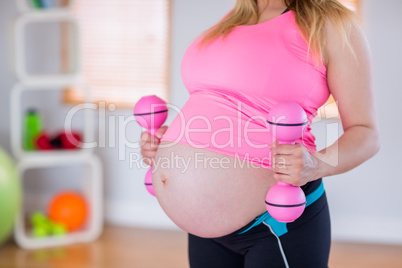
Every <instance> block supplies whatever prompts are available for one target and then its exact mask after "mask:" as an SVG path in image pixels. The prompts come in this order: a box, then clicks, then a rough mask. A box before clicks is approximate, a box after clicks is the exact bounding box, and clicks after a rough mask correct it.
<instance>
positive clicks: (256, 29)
mask: <svg viewBox="0 0 402 268" xmlns="http://www.w3.org/2000/svg"><path fill="white" fill-rule="evenodd" d="M211 8H213V7H211ZM181 74H182V79H183V82H184V85H185V86H186V88H187V90H188V91H189V93H190V98H189V99H188V100H187V102H186V103H185V105H184V106H183V108H182V109H181V111H180V112H179V113H178V115H177V116H176V117H175V119H174V120H173V122H172V124H171V125H170V126H169V127H166V126H164V127H162V128H160V129H159V131H158V132H157V134H156V137H155V136H150V135H149V134H147V133H146V132H143V133H142V142H141V145H142V150H141V153H142V156H143V160H144V162H146V163H147V164H151V163H153V185H154V190H155V194H156V197H157V199H158V201H159V203H160V205H161V206H162V208H163V210H164V211H165V212H166V214H167V215H168V216H169V218H170V219H171V220H172V221H173V222H174V223H175V224H177V225H178V226H179V227H180V228H181V229H183V230H184V231H186V232H188V243H189V248H188V250H189V251H188V253H189V261H190V266H191V267H192V268H198V267H202V268H213V267H219V268H222V267H229V268H236V267H247V268H259V267H303V268H314V267H320V268H321V267H327V266H328V257H329V251H330V243H331V240H330V234H331V233H330V218H329V211H328V204H327V199H326V195H325V191H324V188H323V185H322V178H323V177H330V176H332V175H335V174H340V173H344V172H347V171H349V170H351V169H353V168H355V167H357V166H358V165H360V164H362V163H363V162H364V161H366V160H368V159H369V158H371V157H372V156H374V155H375V154H376V153H377V151H378V150H379V138H378V125H377V119H376V113H375V107H374V101H373V83H372V64H371V56H370V50H369V46H368V44H367V41H366V38H365V36H364V35H363V33H362V31H361V30H360V28H359V26H358V24H356V19H355V18H354V14H353V12H352V11H350V10H348V9H347V8H345V7H344V6H342V5H341V4H340V3H339V2H337V1H336V0H269V1H268V0H266V1H264V0H238V1H237V2H236V5H235V7H234V8H233V9H232V10H231V11H230V12H228V13H227V14H226V15H225V16H224V17H223V18H222V19H221V20H220V21H219V23H217V24H216V25H215V26H214V27H212V28H211V29H208V30H207V31H205V32H204V33H203V34H201V35H200V36H199V37H198V38H196V40H195V41H194V42H193V43H192V44H191V45H190V46H189V47H188V48H187V50H186V52H185V54H184V57H183V61H182V65H181ZM330 94H332V95H333V97H334V99H335V100H336V101H337V104H338V108H339V112H340V117H341V120H342V126H343V129H344V134H343V135H342V136H341V137H340V138H339V139H338V140H337V141H336V142H335V143H334V144H332V145H331V146H329V147H327V148H325V149H324V150H322V151H317V150H316V146H315V137H314V135H313V134H312V132H311V128H310V124H311V123H312V119H313V118H314V117H315V116H316V115H317V109H318V108H319V107H320V106H322V105H323V104H324V103H325V102H326V101H327V99H328V97H329V96H330ZM284 101H292V102H296V103H298V104H299V105H300V106H301V107H303V109H304V110H305V111H306V114H307V117H308V127H307V129H306V131H305V133H304V135H303V137H301V138H300V139H298V140H297V141H296V144H295V145H283V144H278V143H277V142H275V141H274V140H273V138H272V137H273V135H271V134H272V133H271V132H270V128H269V125H268V124H267V123H266V119H267V118H268V114H269V112H270V109H271V108H272V107H273V106H274V105H276V104H278V103H281V102H284ZM277 181H281V182H285V183H289V184H292V185H295V186H301V188H302V190H303V191H304V193H305V194H306V196H307V207H306V209H305V211H304V213H303V215H302V216H301V217H300V218H298V219H297V220H295V221H294V222H291V223H287V224H286V223H280V222H278V221H276V220H274V219H273V218H272V217H271V216H270V215H269V214H268V212H267V211H266V207H265V202H264V201H265V196H266V194H267V191H268V190H269V189H270V187H272V186H273V185H274V184H275V183H276V182H277ZM345 187H346V186H345Z"/></svg>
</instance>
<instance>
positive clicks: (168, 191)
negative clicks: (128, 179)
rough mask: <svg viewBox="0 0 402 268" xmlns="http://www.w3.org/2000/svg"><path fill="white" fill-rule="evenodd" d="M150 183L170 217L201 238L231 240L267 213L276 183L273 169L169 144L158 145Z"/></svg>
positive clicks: (206, 151)
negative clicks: (267, 199) (267, 202)
mask: <svg viewBox="0 0 402 268" xmlns="http://www.w3.org/2000/svg"><path fill="white" fill-rule="evenodd" d="M166 144H169V146H166ZM152 178H153V185H154V190H155V195H156V197H157V199H158V201H159V203H160V205H161V207H162V208H163V210H164V211H165V213H166V214H167V215H168V217H169V218H170V219H171V220H172V221H173V222H174V223H175V224H176V225H177V226H178V227H180V228H181V229H183V230H184V231H186V232H189V233H192V234H194V235H197V236H201V237H220V236H224V235H227V234H229V233H232V232H234V231H236V230H238V229H239V228H241V227H243V226H244V225H246V224H247V223H249V222H250V221H252V220H253V219H254V218H255V217H256V216H258V215H260V214H262V213H264V212H265V211H266V208H265V202H264V201H265V196H266V194H267V191H268V190H269V188H270V187H271V186H272V185H273V184H275V180H274V179H273V177H272V171H271V170H270V169H267V168H263V167H260V166H257V165H254V164H251V163H249V162H243V161H242V160H240V159H238V158H234V157H231V156H228V155H225V154H220V153H217V152H212V151H208V150H204V149H198V148H194V147H191V146H187V145H184V144H177V143H171V142H169V141H162V142H161V144H160V147H159V149H158V151H157V154H156V156H155V164H154V166H153V176H152Z"/></svg>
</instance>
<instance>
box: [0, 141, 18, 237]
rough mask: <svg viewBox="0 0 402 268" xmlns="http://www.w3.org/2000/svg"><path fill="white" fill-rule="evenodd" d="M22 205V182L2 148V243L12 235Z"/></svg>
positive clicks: (0, 193) (0, 194)
mask: <svg viewBox="0 0 402 268" xmlns="http://www.w3.org/2000/svg"><path fill="white" fill-rule="evenodd" d="M20 205H21V184H20V179H19V177H18V173H17V169H16V167H15V165H14V163H13V160H12V159H11V158H10V157H9V156H8V155H7V153H6V152H5V151H4V150H2V149H1V148H0V245H1V244H2V243H3V242H4V241H5V240H6V239H7V238H8V237H9V236H10V234H11V232H12V229H13V225H14V221H15V218H16V215H17V213H18V211H19V209H20Z"/></svg>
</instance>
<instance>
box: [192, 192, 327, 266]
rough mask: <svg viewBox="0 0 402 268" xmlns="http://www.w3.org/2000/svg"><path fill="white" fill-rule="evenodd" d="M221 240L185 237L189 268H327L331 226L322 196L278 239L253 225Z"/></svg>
mask: <svg viewBox="0 0 402 268" xmlns="http://www.w3.org/2000/svg"><path fill="white" fill-rule="evenodd" d="M253 222H254V221H252V222H250V223H249V224H248V225H246V226H244V227H243V228H241V229H239V230H237V231H235V232H233V233H231V234H229V235H226V236H223V237H218V238H201V237H198V236H195V235H192V234H189V235H188V245H189V247H188V253H189V260H190V267H191V268H226V267H228V268H243V267H245V268H275V267H290V268H295V267H296V268H297V267H300V268H324V267H328V258H329V251H330V245H331V226H330V217H329V210H328V203H327V198H326V195H325V193H324V194H323V195H322V196H321V197H320V198H319V199H318V200H317V201H315V202H314V203H313V204H311V205H310V206H308V207H306V209H305V211H304V213H303V214H302V216H301V217H300V218H298V219H297V220H296V221H294V222H292V223H288V224H287V229H288V232H286V233H285V234H283V235H281V236H280V237H277V236H276V235H275V234H274V233H273V232H272V231H271V227H270V226H267V225H266V224H264V223H261V224H259V225H257V226H255V227H254V228H252V229H251V230H249V231H247V232H246V233H243V234H238V233H239V232H242V231H244V230H246V229H247V228H248V227H250V226H251V225H252V224H253Z"/></svg>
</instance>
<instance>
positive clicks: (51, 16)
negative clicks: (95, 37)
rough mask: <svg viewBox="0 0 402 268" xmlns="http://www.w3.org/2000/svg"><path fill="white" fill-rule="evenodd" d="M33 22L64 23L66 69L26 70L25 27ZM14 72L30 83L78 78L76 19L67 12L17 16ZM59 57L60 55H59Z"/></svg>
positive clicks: (58, 81) (77, 30)
mask: <svg viewBox="0 0 402 268" xmlns="http://www.w3.org/2000/svg"><path fill="white" fill-rule="evenodd" d="M35 23H50V24H51V23H59V24H65V25H66V26H68V27H65V29H66V33H67V34H68V41H67V42H65V44H66V45H67V46H68V51H69V54H68V57H66V59H65V60H66V61H67V63H68V71H67V72H66V73H59V74H40V75H36V74H30V73H28V71H27V62H26V58H27V55H26V54H27V53H26V47H25V46H26V44H27V40H26V39H27V38H26V28H27V25H32V24H35ZM14 47H15V52H14V53H15V66H14V68H15V73H16V76H17V78H18V79H19V80H22V81H28V83H32V84H39V83H45V84H49V83H50V84H54V83H61V82H66V81H69V80H74V79H78V77H79V75H80V74H81V67H80V61H79V57H78V53H79V29H78V23H77V21H76V20H75V19H74V18H73V17H72V16H71V15H70V14H69V13H67V12H46V13H42V12H41V13H38V12H35V13H34V12H31V13H26V14H24V15H22V16H19V17H18V18H17V20H16V22H15V37H14ZM60 57H61V56H60ZM60 60H61V58H60Z"/></svg>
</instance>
